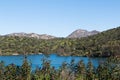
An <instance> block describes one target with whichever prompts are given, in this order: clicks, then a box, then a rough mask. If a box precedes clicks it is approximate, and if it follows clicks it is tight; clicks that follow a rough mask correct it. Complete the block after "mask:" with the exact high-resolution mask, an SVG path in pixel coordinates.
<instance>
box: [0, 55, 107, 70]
mask: <svg viewBox="0 0 120 80" xmlns="http://www.w3.org/2000/svg"><path fill="white" fill-rule="evenodd" d="M43 58H47V59H48V60H50V61H51V66H54V67H55V68H56V69H57V68H59V67H60V66H61V65H62V63H63V62H66V63H70V62H71V60H72V59H74V60H75V63H77V62H78V61H80V60H83V61H84V63H85V64H87V63H88V61H89V59H90V60H91V61H92V63H93V65H94V66H95V67H97V66H98V65H99V63H100V62H104V61H105V58H88V57H79V56H58V55H56V54H51V55H49V56H47V57H46V56H45V55H43V54H35V55H28V56H27V59H28V61H29V62H30V63H31V64H32V66H31V67H32V70H35V68H36V67H41V65H42V59H43ZM23 60H24V55H17V56H13V55H11V56H0V61H4V63H5V65H9V64H11V63H13V64H16V65H18V66H21V65H22V63H23Z"/></svg>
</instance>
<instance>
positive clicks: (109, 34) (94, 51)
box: [0, 27, 120, 57]
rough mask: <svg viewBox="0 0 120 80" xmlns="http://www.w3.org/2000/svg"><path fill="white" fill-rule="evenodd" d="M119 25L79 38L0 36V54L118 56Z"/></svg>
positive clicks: (119, 41)
mask: <svg viewBox="0 0 120 80" xmlns="http://www.w3.org/2000/svg"><path fill="white" fill-rule="evenodd" d="M119 50H120V27H117V28H114V29H110V30H107V31H104V32H101V33H98V34H97V35H93V36H89V37H85V38H81V39H68V38H56V39H49V40H43V39H41V40H40V39H36V38H27V37H17V36H1V37H0V54H1V55H11V54H14V53H18V54H36V53H44V54H51V53H56V54H59V55H62V56H68V55H74V56H92V57H99V56H101V57H103V56H104V57H108V56H120V53H119Z"/></svg>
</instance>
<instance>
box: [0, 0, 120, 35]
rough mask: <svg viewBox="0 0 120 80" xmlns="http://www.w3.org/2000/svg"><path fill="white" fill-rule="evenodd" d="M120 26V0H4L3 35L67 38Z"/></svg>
mask: <svg viewBox="0 0 120 80" xmlns="http://www.w3.org/2000/svg"><path fill="white" fill-rule="evenodd" d="M118 26H120V0H0V34H2V35H4V34H8V33H13V32H26V33H31V32H34V33H38V34H50V35H54V36H59V37H65V36H67V35H69V34H70V33H71V32H72V31H74V30H76V29H86V30H89V31H91V30H98V31H104V30H107V29H110V28H115V27H118Z"/></svg>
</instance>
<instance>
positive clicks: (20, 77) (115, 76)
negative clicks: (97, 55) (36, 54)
mask: <svg viewBox="0 0 120 80" xmlns="http://www.w3.org/2000/svg"><path fill="white" fill-rule="evenodd" d="M42 61H43V63H42V67H41V68H39V67H37V68H36V70H35V71H31V64H30V63H29V62H28V61H27V58H25V59H24V60H23V64H22V65H21V66H17V65H15V64H10V65H8V66H5V65H4V62H3V61H1V62H0V80H120V58H115V57H111V58H109V59H108V60H107V61H106V62H104V63H100V65H99V66H98V67H94V66H93V64H92V63H91V61H90V60H89V62H88V64H87V65H85V64H84V62H83V61H82V60H81V61H79V62H78V63H77V64H75V63H74V60H72V61H71V63H70V64H68V63H65V62H64V63H63V64H62V65H61V67H60V68H59V69H55V68H54V66H50V61H48V60H47V59H43V60H42Z"/></svg>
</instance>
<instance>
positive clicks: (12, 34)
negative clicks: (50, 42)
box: [5, 32, 56, 39]
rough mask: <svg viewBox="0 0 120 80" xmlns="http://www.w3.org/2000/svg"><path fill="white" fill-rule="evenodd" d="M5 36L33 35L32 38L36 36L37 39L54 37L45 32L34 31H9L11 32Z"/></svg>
mask: <svg viewBox="0 0 120 80" xmlns="http://www.w3.org/2000/svg"><path fill="white" fill-rule="evenodd" d="M5 36H18V37H33V38H37V39H53V38H56V37H54V36H51V35H47V34H41V35H40V34H36V33H23V32H22V33H11V34H7V35H5Z"/></svg>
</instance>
